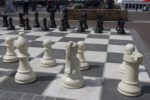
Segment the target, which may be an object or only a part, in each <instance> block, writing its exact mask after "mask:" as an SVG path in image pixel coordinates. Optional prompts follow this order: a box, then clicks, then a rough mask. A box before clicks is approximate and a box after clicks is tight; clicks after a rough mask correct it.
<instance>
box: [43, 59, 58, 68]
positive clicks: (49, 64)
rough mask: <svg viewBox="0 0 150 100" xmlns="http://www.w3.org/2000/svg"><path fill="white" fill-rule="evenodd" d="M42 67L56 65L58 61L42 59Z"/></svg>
mask: <svg viewBox="0 0 150 100" xmlns="http://www.w3.org/2000/svg"><path fill="white" fill-rule="evenodd" d="M40 66H41V67H44V68H49V67H55V66H56V61H55V60H46V59H44V60H41V65H40Z"/></svg>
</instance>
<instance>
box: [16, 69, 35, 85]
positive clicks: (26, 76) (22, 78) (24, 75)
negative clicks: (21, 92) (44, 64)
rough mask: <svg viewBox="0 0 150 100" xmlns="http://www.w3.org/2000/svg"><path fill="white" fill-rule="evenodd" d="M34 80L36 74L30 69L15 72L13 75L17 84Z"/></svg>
mask: <svg viewBox="0 0 150 100" xmlns="http://www.w3.org/2000/svg"><path fill="white" fill-rule="evenodd" d="M35 80H36V75H35V73H34V72H32V71H28V72H17V73H16V75H15V82H16V83H19V84H28V83H32V82H34V81H35Z"/></svg>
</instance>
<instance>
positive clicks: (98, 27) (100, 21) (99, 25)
mask: <svg viewBox="0 0 150 100" xmlns="http://www.w3.org/2000/svg"><path fill="white" fill-rule="evenodd" d="M103 30H104V27H103V16H102V15H99V14H98V15H97V25H96V29H95V33H103Z"/></svg>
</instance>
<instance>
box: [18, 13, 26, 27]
mask: <svg viewBox="0 0 150 100" xmlns="http://www.w3.org/2000/svg"><path fill="white" fill-rule="evenodd" d="M24 26H25V20H24V18H23V14H22V13H19V27H24Z"/></svg>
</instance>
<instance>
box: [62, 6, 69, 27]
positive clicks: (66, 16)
mask: <svg viewBox="0 0 150 100" xmlns="http://www.w3.org/2000/svg"><path fill="white" fill-rule="evenodd" d="M62 15H63V19H64V22H65V25H66V27H67V28H70V25H69V20H68V8H67V6H65V7H64V8H63V13H62Z"/></svg>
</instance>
